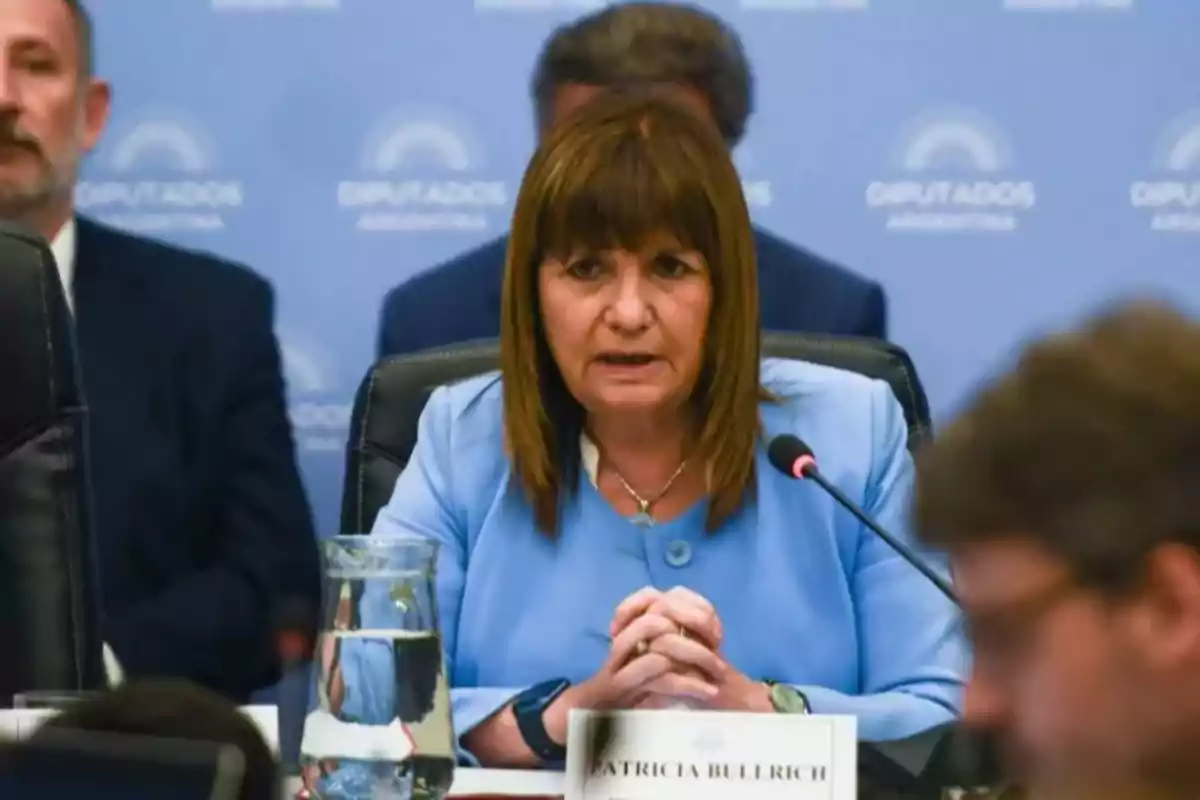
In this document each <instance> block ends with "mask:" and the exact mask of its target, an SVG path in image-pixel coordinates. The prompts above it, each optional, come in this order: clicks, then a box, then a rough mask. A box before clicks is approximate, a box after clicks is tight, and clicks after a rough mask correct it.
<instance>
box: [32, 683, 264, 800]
mask: <svg viewBox="0 0 1200 800" xmlns="http://www.w3.org/2000/svg"><path fill="white" fill-rule="evenodd" d="M64 728H66V729H71V730H81V731H90V732H94V733H118V734H126V735H135V736H154V737H158V738H163V739H186V740H189V741H200V742H213V743H216V744H228V745H232V746H234V747H236V748H237V749H238V750H240V751H241V753H242V757H243V758H244V759H245V776H244V780H243V783H242V793H241V795H240V798H241V800H261V798H276V797H279V796H280V795H279V793H280V784H279V775H278V765H277V763H276V761H275V757H274V755H273V754H272V753H271V749H270V747H268V745H267V743H266V742H265V741H264V740H263V737H262V734H260V733H259V731H258V728H257V727H255V725H254V723H253V722H252V721H251V720H250V718H249V717H247V716H246V715H245V714H243V713H242V712H241V711H240V710H239V709H238V707H237V706H235V705H233V704H232V703H230V702H229V701H228V700H226V699H225V698H223V697H221V696H219V695H217V694H214V693H212V692H210V691H208V690H207V689H204V688H202V687H199V686H196V685H195V684H192V683H188V682H186V681H180V680H147V681H139V682H134V683H127V684H125V685H124V686H121V687H120V688H118V689H115V690H113V691H112V692H108V693H105V694H103V695H100V696H98V697H96V698H92V699H88V700H84V701H82V702H80V703H77V704H75V705H70V706H67V707H66V709H65V710H64V711H63V712H62V713H61V714H59V715H57V716H55V717H52V718H51V719H49V720H48V721H47V722H46V723H45V725H44V726H42V728H41V729H39V730H42V729H45V730H47V731H48V732H50V733H51V734H52V733H53V731H55V730H59V729H64ZM36 736H37V734H34V738H36Z"/></svg>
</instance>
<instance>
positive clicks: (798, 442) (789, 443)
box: [767, 433, 813, 478]
mask: <svg viewBox="0 0 1200 800" xmlns="http://www.w3.org/2000/svg"><path fill="white" fill-rule="evenodd" d="M812 458H813V451H812V448H811V447H809V446H808V445H807V444H805V443H804V440H803V439H801V438H800V437H799V436H793V435H792V434H790V433H785V434H781V435H779V436H776V437H775V438H774V439H772V440H771V443H770V444H769V445H767V460H769V461H770V462H771V466H772V467H774V468H775V469H777V470H779V471H780V472H782V473H783V474H784V475H787V476H788V477H789V478H798V477H800V476H799V475H797V474H796V462H797V461H799V460H800V459H810V460H811V459H812Z"/></svg>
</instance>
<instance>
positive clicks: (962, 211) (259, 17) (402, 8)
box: [78, 0, 1200, 727]
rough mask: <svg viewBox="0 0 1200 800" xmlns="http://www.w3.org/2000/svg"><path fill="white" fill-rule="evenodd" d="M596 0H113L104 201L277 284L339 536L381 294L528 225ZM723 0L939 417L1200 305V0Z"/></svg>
mask: <svg viewBox="0 0 1200 800" xmlns="http://www.w3.org/2000/svg"><path fill="white" fill-rule="evenodd" d="M598 5H601V3H597V2H593V1H589V0H558V1H557V2H556V1H555V0H170V2H150V0H93V2H91V3H90V7H91V9H92V10H93V12H94V14H95V17H96V23H97V37H98V51H99V52H98V55H99V67H100V71H101V72H102V73H103V74H104V75H105V76H107V77H110V78H111V79H112V80H113V81H114V83H115V88H116V108H115V116H114V119H113V120H112V125H111V128H110V130H109V131H108V133H107V135H106V136H105V139H104V141H103V144H102V146H101V147H100V148H99V150H98V151H97V152H96V153H95V154H94V155H93V157H92V158H91V159H90V161H89V163H88V164H87V166H86V169H85V178H86V180H85V181H84V183H83V184H82V185H81V186H80V188H79V195H78V196H79V205H80V208H81V210H82V211H84V212H86V213H90V214H93V215H95V216H97V217H100V218H102V219H107V220H109V221H112V222H115V223H116V224H118V225H121V226H123V227H126V228H130V229H133V230H138V231H144V232H148V233H151V234H154V235H159V236H162V237H165V238H168V239H171V240H175V241H178V242H181V243H184V244H187V245H193V246H198V247H202V248H205V249H210V250H213V251H216V252H218V253H221V254H224V255H227V256H231V257H233V258H236V259H239V260H241V261H244V262H245V263H247V264H249V265H251V266H253V267H254V268H256V269H258V270H259V271H261V272H262V273H264V274H265V275H267V276H268V277H269V278H271V279H272V280H273V281H274V283H275V286H276V287H277V290H278V297H279V333H280V336H281V341H282V346H283V350H284V355H285V362H286V367H287V377H288V381H289V386H290V392H291V404H292V412H293V419H294V421H295V424H296V434H297V440H298V444H299V447H300V457H301V463H302V467H303V470H304V474H305V478H306V481H307V482H308V486H309V490H310V492H311V497H312V501H313V503H314V507H315V511H316V513H317V517H318V523H319V526H320V529H321V531H322V533H324V534H329V533H336V532H338V531H337V524H338V522H337V520H338V505H339V496H340V490H341V474H342V449H343V447H344V443H345V436H346V429H347V418H348V414H349V408H350V403H351V399H352V396H353V393H354V390H355V388H356V386H357V383H358V380H359V378H360V377H361V376H362V374H363V373H364V371H365V370H366V368H367V366H368V365H369V363H370V361H371V359H372V355H373V350H374V342H375V333H376V323H377V318H378V309H379V304H380V300H381V298H382V296H383V294H384V292H385V291H386V290H387V289H388V288H390V287H391V286H393V285H395V284H396V283H398V282H399V281H401V280H403V279H405V278H407V277H409V276H410V275H413V274H414V273H417V272H419V271H421V270H424V269H427V268H429V267H431V266H433V265H435V264H437V263H439V262H441V261H442V260H444V259H446V258H448V257H450V256H452V255H454V254H456V253H458V252H460V251H462V250H464V249H465V248H467V247H470V246H472V245H474V244H476V243H478V242H481V241H483V240H485V239H488V238H491V237H492V236H494V235H497V234H499V233H500V232H502V231H504V230H505V228H506V226H507V221H508V216H509V214H510V210H511V204H512V201H513V198H514V195H515V189H516V185H517V182H518V181H519V178H520V175H521V172H522V170H523V167H524V165H525V162H526V160H527V158H528V157H529V155H530V153H531V151H532V146H533V139H534V136H533V129H534V126H533V113H532V110H531V108H530V101H529V98H528V89H527V87H528V82H529V74H530V71H531V67H532V65H533V62H534V59H535V57H536V54H537V52H538V49H539V46H540V44H541V42H542V40H543V38H544V37H545V36H546V35H547V33H548V32H549V31H550V29H551V28H552V27H553V26H554V25H555V24H556V23H558V22H561V21H562V20H564V19H567V18H569V17H571V16H573V15H576V14H578V13H580V12H581V11H582V10H585V9H588V8H594V7H596V6H598ZM706 5H708V6H710V7H711V8H713V9H714V10H717V11H718V12H720V13H722V14H723V15H725V16H726V17H727V18H728V19H729V20H730V21H731V22H732V23H733V24H734V25H735V26H736V27H737V29H738V30H739V31H740V32H741V34H742V35H743V36H744V37H745V40H746V43H747V46H748V49H749V52H750V55H751V57H752V59H753V62H754V65H755V67H756V69H757V74H758V103H757V107H758V108H759V109H760V110H759V111H758V112H757V113H756V115H755V117H754V118H753V119H752V121H751V125H750V133H749V135H748V137H747V140H746V142H745V144H744V146H743V147H741V148H740V150H739V152H738V154H737V157H738V163H739V166H740V168H741V170H742V172H743V174H744V178H745V180H746V183H747V195H748V197H749V198H750V200H751V203H752V205H753V209H754V213H755V215H756V217H757V219H758V221H759V222H761V223H763V224H765V225H766V226H767V227H769V228H772V229H774V230H775V231H777V232H779V233H781V234H783V235H785V236H787V237H789V238H792V239H794V240H795V241H797V242H800V243H803V244H805V245H807V246H809V247H811V248H813V249H815V250H817V251H819V252H821V253H824V254H826V255H828V256H830V257H832V258H835V259H837V260H839V261H841V262H843V263H845V264H847V265H849V266H851V267H853V268H855V269H857V270H860V271H862V272H863V273H866V274H868V275H871V276H873V277H875V278H877V279H879V280H881V281H882V282H883V283H884V285H885V286H886V287H887V291H888V294H889V296H890V299H891V319H892V330H893V338H894V339H895V340H896V341H897V342H899V343H901V344H903V345H904V346H906V347H907V348H909V350H910V351H911V352H912V354H913V356H914V357H915V359H916V361H917V364H918V366H919V369H920V371H921V373H922V375H923V376H924V379H925V382H926V385H927V389H928V390H929V393H930V396H931V400H932V402H933V405H934V409H935V412H936V413H937V414H938V415H939V416H941V415H944V414H945V413H946V412H947V411H948V410H950V409H951V408H952V407H953V406H954V405H955V404H956V403H957V402H958V401H959V400H961V398H962V397H963V395H964V392H965V391H967V390H968V389H969V388H970V387H971V385H972V384H973V383H975V382H976V381H977V380H979V379H980V378H981V377H983V376H985V375H987V374H989V373H990V372H992V371H994V370H995V369H996V367H997V366H998V364H999V363H1000V362H1002V361H1003V360H1004V359H1005V358H1006V357H1007V356H1008V355H1009V354H1010V353H1011V352H1012V349H1013V347H1014V345H1015V344H1017V343H1018V342H1019V341H1020V340H1021V339H1023V338H1025V337H1027V336H1029V335H1031V334H1033V333H1036V332H1039V331H1042V330H1044V329H1046V328H1049V327H1057V326H1061V325H1064V324H1067V323H1069V322H1071V321H1073V320H1074V319H1075V318H1077V317H1078V315H1079V314H1080V313H1082V312H1084V311H1087V310H1090V309H1091V308H1093V307H1094V306H1095V305H1096V304H1098V303H1100V302H1102V301H1104V300H1107V299H1110V298H1113V297H1116V296H1120V295H1122V294H1125V293H1128V292H1130V291H1135V290H1136V291H1151V292H1153V293H1155V294H1160V295H1168V296H1173V297H1175V298H1177V299H1178V300H1180V301H1181V302H1184V303H1187V304H1189V305H1195V304H1196V303H1197V301H1200V275H1198V273H1200V83H1198V82H1197V79H1196V76H1197V75H1200V1H1198V0H710V2H709V3H707V4H706ZM464 288H465V290H469V287H464ZM289 727H290V726H289Z"/></svg>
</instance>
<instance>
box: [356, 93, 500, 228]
mask: <svg viewBox="0 0 1200 800" xmlns="http://www.w3.org/2000/svg"><path fill="white" fill-rule="evenodd" d="M508 198H509V191H508V186H507V185H506V183H505V182H504V180H502V179H501V178H500V177H498V176H497V175H496V174H495V173H494V172H492V171H491V170H490V169H489V168H488V166H487V163H486V159H485V154H484V152H483V148H482V146H481V145H480V144H479V142H478V140H477V139H476V137H475V135H474V133H473V132H472V131H471V129H470V128H469V127H468V126H467V125H466V124H464V123H463V122H461V121H460V120H457V119H453V118H452V117H451V116H450V115H449V114H448V113H446V112H445V111H441V110H434V111H422V112H413V111H404V112H400V113H396V114H391V115H388V116H386V117H385V118H384V119H383V120H382V121H380V122H379V123H378V124H377V125H375V126H374V128H373V129H372V130H371V131H369V132H368V133H367V136H366V137H365V140H364V142H363V144H362V148H361V152H360V154H359V163H358V174H357V175H356V176H354V177H353V178H350V179H347V180H343V181H341V182H340V183H339V184H338V187H337V202H338V205H339V206H340V207H341V208H343V209H345V210H346V211H349V212H350V213H351V214H353V215H354V218H355V227H356V228H357V229H358V230H359V231H362V232H369V233H379V232H403V233H420V232H423V231H468V232H481V231H489V230H493V229H497V228H499V227H502V226H503V225H505V224H507V218H506V215H504V214H503V213H502V210H503V208H504V207H505V206H506V205H507V204H508Z"/></svg>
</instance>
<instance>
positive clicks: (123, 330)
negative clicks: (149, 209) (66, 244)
mask: <svg viewBox="0 0 1200 800" xmlns="http://www.w3.org/2000/svg"><path fill="white" fill-rule="evenodd" d="M124 249H125V246H124V241H123V239H122V237H121V236H118V235H115V234H112V233H110V232H108V231H106V230H105V229H104V228H102V227H100V226H98V225H96V224H95V223H92V222H89V221H87V220H85V219H79V220H78V239H77V246H76V252H75V274H74V277H73V279H72V284H73V285H72V292H73V294H74V299H75V328H76V339H77V341H78V345H79V354H80V366H81V368H82V371H83V381H84V391H85V393H86V397H87V401H88V404H89V405H90V406H91V407H92V409H93V411H96V410H100V411H102V412H103V411H104V410H105V407H106V406H107V407H111V405H112V404H114V403H120V399H119V398H120V397H121V396H122V395H123V394H125V393H127V392H128V391H129V390H130V389H131V388H134V387H137V386H138V385H139V384H140V383H141V381H140V380H137V379H138V378H140V377H141V376H140V375H139V374H137V373H140V372H141V370H142V369H144V366H143V364H144V362H145V360H146V358H145V356H146V349H147V348H146V345H147V342H148V341H152V340H153V337H154V336H155V335H156V333H155V331H154V330H153V323H152V322H151V320H150V319H149V318H148V316H147V311H148V309H149V306H148V304H147V303H146V302H145V300H144V298H143V295H144V293H145V291H146V287H145V285H144V283H143V281H142V280H141V279H140V278H139V277H138V271H137V269H135V268H134V267H133V266H132V265H131V264H129V263H127V259H128V258H129V254H127V253H124V252H122V251H123V250H124Z"/></svg>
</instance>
